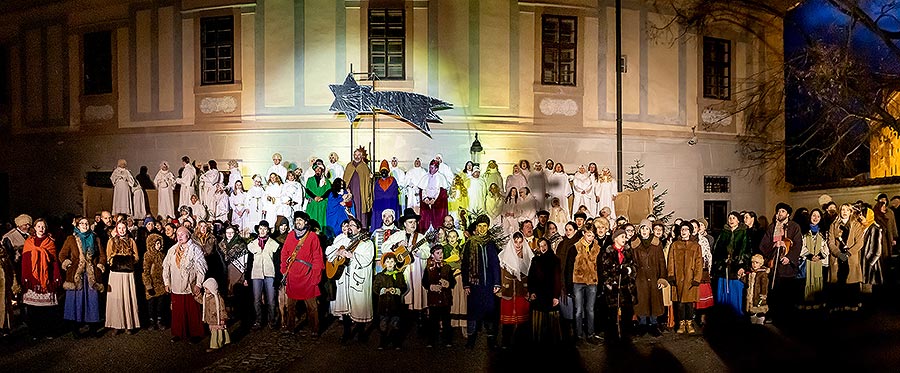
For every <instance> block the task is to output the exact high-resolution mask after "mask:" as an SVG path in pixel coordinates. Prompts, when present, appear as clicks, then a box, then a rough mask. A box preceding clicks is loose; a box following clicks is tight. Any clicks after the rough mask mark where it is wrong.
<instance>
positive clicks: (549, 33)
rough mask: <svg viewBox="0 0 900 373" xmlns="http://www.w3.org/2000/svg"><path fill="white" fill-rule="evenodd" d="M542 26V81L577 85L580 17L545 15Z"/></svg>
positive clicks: (553, 83)
mask: <svg viewBox="0 0 900 373" xmlns="http://www.w3.org/2000/svg"><path fill="white" fill-rule="evenodd" d="M541 28H542V29H541V48H542V52H541V59H542V60H541V66H543V69H542V72H541V75H542V76H541V82H542V83H543V84H551V85H575V71H576V66H575V59H576V56H577V52H576V45H577V39H578V18H576V17H572V16H557V15H544V16H542V18H541Z"/></svg>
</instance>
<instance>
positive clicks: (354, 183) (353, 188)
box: [344, 172, 366, 224]
mask: <svg viewBox="0 0 900 373" xmlns="http://www.w3.org/2000/svg"><path fill="white" fill-rule="evenodd" d="M344 181H346V182H347V189H349V190H350V193H353V206H362V205H363V204H362V193H360V188H359V174H358V173H356V172H354V173H353V177H351V178H350V180H344ZM353 215H354V217H355V218H356V219H357V220H359V221H360V222H362V223H363V224H365V222H366V213H364V212H362V209H361V208H357V209H356V211H354V212H353Z"/></svg>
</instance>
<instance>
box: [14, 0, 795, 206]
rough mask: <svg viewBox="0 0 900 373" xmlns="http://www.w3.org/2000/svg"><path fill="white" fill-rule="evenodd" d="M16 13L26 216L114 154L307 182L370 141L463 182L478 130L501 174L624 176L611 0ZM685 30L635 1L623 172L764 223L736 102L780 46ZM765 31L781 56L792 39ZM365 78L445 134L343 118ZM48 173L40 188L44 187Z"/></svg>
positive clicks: (628, 18)
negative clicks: (351, 78)
mask: <svg viewBox="0 0 900 373" xmlns="http://www.w3.org/2000/svg"><path fill="white" fill-rule="evenodd" d="M3 7H5V8H6V9H4V11H3V12H2V13H0V35H2V36H0V64H2V66H3V67H4V71H3V74H4V76H3V78H2V80H0V81H2V82H3V84H2V85H0V91H2V93H0V125H2V130H3V132H4V134H5V135H4V136H3V137H4V138H5V139H4V140H3V144H4V146H5V147H7V148H11V149H16V151H15V152H11V154H10V156H8V157H4V159H3V160H0V167H2V169H3V171H4V172H6V173H7V175H8V178H9V180H10V194H11V195H12V196H15V198H12V200H11V204H12V206H11V210H12V211H13V212H18V211H24V210H29V211H31V210H35V212H57V211H81V208H80V201H81V184H82V182H83V181H84V178H85V175H86V173H87V172H90V171H97V170H110V169H112V168H113V167H114V165H115V161H116V160H117V159H119V158H124V159H127V160H128V161H129V165H130V168H131V169H132V172H134V173H137V168H138V167H139V166H140V165H147V166H148V167H149V168H150V173H151V175H153V174H155V172H156V169H157V166H158V165H159V163H160V162H161V161H163V160H167V161H169V162H170V164H172V165H173V167H174V168H176V169H177V165H178V164H179V162H178V160H179V159H180V157H181V156H182V155H188V156H190V157H191V158H192V159H196V160H199V161H201V162H205V161H206V160H209V159H216V160H218V161H219V164H220V165H224V164H225V161H227V160H229V159H237V160H239V161H240V162H241V168H242V171H243V174H244V175H245V177H247V178H248V179H249V176H251V175H253V174H255V173H259V172H262V171H264V170H265V169H266V168H267V167H268V166H269V165H270V164H271V158H270V156H271V155H272V153H274V152H280V153H281V154H283V155H284V159H285V161H288V162H291V163H296V164H298V165H299V166H300V167H302V168H304V169H305V168H306V167H307V166H308V162H307V159H308V158H309V157H310V156H318V157H321V158H326V157H327V156H328V153H330V152H331V151H336V152H337V153H338V154H339V155H340V156H341V161H342V162H346V161H348V160H349V159H350V153H351V148H352V147H356V146H360V145H362V146H366V147H367V148H369V149H370V151H372V152H374V154H373V155H372V158H373V159H375V160H379V161H380V160H381V159H390V158H391V157H392V156H396V157H398V159H399V160H400V163H401V165H402V166H403V167H405V168H408V167H410V166H411V164H412V161H413V160H414V159H415V158H416V157H420V158H422V159H423V162H427V160H430V159H431V157H433V156H434V154H435V153H442V154H444V159H445V161H446V162H447V163H449V164H450V165H451V167H453V168H454V170H456V169H458V168H461V167H462V165H463V163H465V161H466V160H468V159H469V158H470V154H469V146H470V144H471V143H472V141H473V140H474V137H475V134H476V133H477V134H478V138H479V140H480V141H481V143H482V144H483V146H484V148H485V151H484V153H483V154H481V155H480V158H481V161H482V162H483V163H484V162H486V161H487V160H488V159H495V160H497V161H498V163H499V164H500V167H501V172H502V173H503V174H504V175H505V174H509V173H510V172H511V165H512V164H513V163H515V162H517V161H518V160H520V159H528V160H530V161H535V160H546V159H548V158H550V159H553V160H555V161H557V162H562V163H563V164H564V165H565V167H566V170H567V171H568V172H570V173H571V172H574V171H575V170H576V169H577V167H578V165H580V164H587V163H589V162H596V163H597V164H598V165H599V166H600V167H601V168H602V167H604V166H606V167H609V168H610V169H612V170H613V171H614V172H615V169H616V167H615V164H616V163H615V162H616V139H615V133H616V131H615V128H616V122H615V108H616V83H615V75H616V74H615V73H616V71H615V65H616V56H615V7H614V2H613V1H586V0H548V1H541V2H530V1H511V0H481V1H479V0H440V1H437V0H410V1H387V0H384V1H381V0H379V1H376V0H371V1H335V0H256V1H253V0H181V1H178V0H161V1H119V2H107V1H100V0H65V1H38V2H27V3H26V4H24V5H4V6H3ZM671 19H672V16H671V15H670V14H666V11H665V10H662V11H659V10H656V9H655V8H654V7H652V6H651V5H649V4H648V3H647V2H643V1H623V11H622V53H623V56H622V59H621V60H622V66H623V69H624V74H623V99H624V100H623V113H624V131H623V138H624V141H623V159H624V161H623V163H624V166H625V168H624V169H625V171H627V170H628V166H629V165H631V164H633V163H634V160H636V159H640V160H641V161H642V162H643V163H644V164H646V167H645V168H644V173H645V175H644V176H645V177H648V178H651V179H653V181H655V182H658V183H659V185H660V187H661V188H665V189H668V190H669V195H668V197H667V209H671V210H674V211H676V215H678V216H684V217H699V216H703V215H707V216H708V215H709V213H710V211H712V210H710V209H715V210H717V211H721V210H724V211H727V210H731V209H737V210H741V209H751V210H756V211H760V212H768V211H769V210H771V208H772V206H774V201H775V199H777V198H778V197H779V196H781V195H783V194H782V193H780V192H779V191H778V188H777V187H775V186H774V185H775V183H774V182H772V180H774V179H773V178H771V177H769V176H767V175H763V176H759V173H749V174H747V173H744V172H739V171H737V170H738V169H740V168H741V166H742V163H741V160H740V157H739V155H738V154H737V150H738V146H739V145H738V142H737V140H736V136H737V135H738V134H740V133H741V131H742V123H741V117H740V116H737V117H726V116H725V115H724V113H725V111H724V110H723V109H722V108H723V107H724V108H727V107H730V106H733V105H735V104H736V103H735V102H734V101H733V100H734V97H735V94H734V93H735V92H737V91H738V90H740V89H741V87H742V85H743V84H745V82H746V81H748V80H750V79H752V77H753V76H754V75H755V74H759V73H761V72H764V71H767V69H768V67H769V66H768V64H769V63H770V61H772V60H773V59H772V57H773V56H772V55H771V54H772V53H775V54H776V55H777V53H778V51H777V48H776V51H774V52H773V51H772V50H771V49H767V48H766V47H764V46H763V45H761V44H762V43H760V42H759V41H758V39H757V38H755V37H751V36H750V35H748V34H747V33H746V32H740V31H735V30H729V29H727V28H721V29H712V30H711V31H710V33H709V34H707V35H691V34H686V35H683V30H681V29H679V28H678V26H677V25H670V26H669V27H664V26H666V25H669V23H670V20H671ZM756 31H758V33H759V34H761V35H766V38H767V39H769V40H772V41H775V42H774V43H772V44H773V45H780V44H779V43H780V40H781V30H780V29H777V30H772V29H760V30H756ZM776 57H778V56H776ZM779 58H780V57H779ZM351 68H352V70H351ZM351 71H352V72H374V73H376V74H377V75H378V77H379V79H378V80H377V81H376V82H375V83H374V84H375V89H376V90H400V91H411V92H417V93H422V94H426V95H430V96H434V97H438V98H440V99H442V100H445V101H448V102H451V103H453V105H454V106H453V109H451V110H445V111H440V112H438V114H439V115H440V116H441V117H442V118H443V120H444V123H443V124H433V125H432V136H433V138H428V137H425V136H423V135H422V134H421V133H420V132H419V131H417V130H416V129H414V128H413V127H411V126H409V125H407V124H405V123H402V122H399V121H397V120H395V119H393V118H390V117H388V116H378V118H377V120H376V121H375V124H374V126H376V127H377V131H374V134H373V120H372V118H371V116H368V117H366V116H363V117H362V119H361V120H360V121H359V122H357V124H356V125H354V126H352V130H351V126H349V125H348V123H347V120H346V118H344V117H343V115H341V114H335V113H332V112H330V111H329V106H330V104H331V102H332V99H333V96H332V94H331V92H330V91H329V88H328V85H329V84H335V83H340V82H342V81H343V79H344V78H345V77H346V75H347V74H348V73H350V72H351ZM364 84H367V83H364ZM368 84H371V83H368ZM373 138H374V143H373ZM692 138H693V139H694V141H690V142H691V144H689V140H691V139H692ZM373 145H374V149H372V148H373ZM37 173H40V174H43V175H45V176H42V178H44V179H46V181H44V182H35V181H34V180H33V179H32V177H34V175H36V174H37ZM615 176H616V177H617V178H624V177H625V176H624V175H615ZM248 181H249V180H248ZM245 185H249V183H247V182H245ZM87 213H93V211H87Z"/></svg>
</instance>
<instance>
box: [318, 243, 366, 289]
mask: <svg viewBox="0 0 900 373" xmlns="http://www.w3.org/2000/svg"><path fill="white" fill-rule="evenodd" d="M368 238H369V237H368V235H367V234H366V232H359V234H357V235H356V237H352V238H351V241H350V245H349V247H348V246H341V248H340V249H338V251H340V250H347V251H349V252H351V253H353V250H356V247H357V246H359V244H360V243H361V242H363V241H365V240H366V239H368ZM347 262H349V260H348V259H347V258H345V257H343V256H341V255H338V256H337V257H336V258H334V260H329V261H327V262H325V275H326V276H328V278H329V279H332V280H333V279H336V278H338V277H341V275H342V274H344V267H346V266H347Z"/></svg>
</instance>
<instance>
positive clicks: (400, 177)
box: [391, 157, 407, 207]
mask: <svg viewBox="0 0 900 373" xmlns="http://www.w3.org/2000/svg"><path fill="white" fill-rule="evenodd" d="M391 176H393V177H394V179H395V180H397V185H398V186H399V187H400V206H401V207H406V192H407V190H406V171H404V170H403V169H402V168H400V166H399V161H398V160H397V157H393V158H391Z"/></svg>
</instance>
